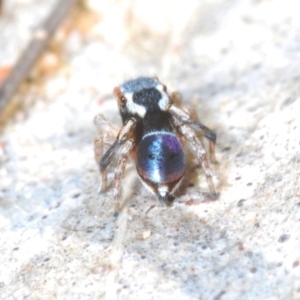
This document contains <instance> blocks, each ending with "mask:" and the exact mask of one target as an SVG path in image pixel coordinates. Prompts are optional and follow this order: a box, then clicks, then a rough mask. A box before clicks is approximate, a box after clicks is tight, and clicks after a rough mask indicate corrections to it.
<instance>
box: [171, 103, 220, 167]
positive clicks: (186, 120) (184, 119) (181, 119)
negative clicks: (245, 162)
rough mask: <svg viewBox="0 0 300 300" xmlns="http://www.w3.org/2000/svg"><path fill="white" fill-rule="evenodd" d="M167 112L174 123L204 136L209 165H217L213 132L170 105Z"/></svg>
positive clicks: (214, 134)
mask: <svg viewBox="0 0 300 300" xmlns="http://www.w3.org/2000/svg"><path fill="white" fill-rule="evenodd" d="M169 112H170V113H171V115H172V117H173V119H175V122H177V123H179V124H181V123H183V124H185V125H188V126H189V127H191V128H193V129H194V130H196V131H199V132H200V133H201V134H202V135H204V136H205V137H206V138H207V139H208V141H209V158H210V161H211V163H213V164H217V163H218V161H217V159H216V154H215V148H216V140H217V135H216V133H215V132H214V131H212V130H211V129H209V128H208V127H206V126H205V125H203V124H202V123H200V122H197V121H194V120H192V119H191V118H190V116H189V114H187V113H186V112H185V111H183V110H182V109H180V108H178V107H176V106H175V105H171V107H170V108H169Z"/></svg>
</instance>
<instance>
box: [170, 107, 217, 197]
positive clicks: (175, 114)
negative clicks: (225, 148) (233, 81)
mask: <svg viewBox="0 0 300 300" xmlns="http://www.w3.org/2000/svg"><path fill="white" fill-rule="evenodd" d="M169 112H170V113H171V116H172V122H173V124H174V126H175V127H176V128H177V130H178V131H179V132H180V133H181V134H182V136H183V137H185V138H186V139H187V141H188V142H189V143H190V144H191V146H192V148H193V150H194V152H195V154H196V156H197V158H198V160H199V161H200V163H201V166H202V168H203V171H204V174H205V177H206V181H207V184H208V186H209V190H210V193H211V196H212V197H213V198H217V197H218V194H217V193H216V190H215V187H214V184H213V180H212V171H211V168H210V165H209V160H208V158H207V155H206V151H205V148H204V147H203V145H202V143H201V141H200V140H199V139H198V138H197V136H196V134H195V132H194V130H193V129H192V128H196V129H198V130H199V131H200V132H201V133H202V134H203V135H204V136H205V137H206V138H207V139H208V140H209V142H210V147H209V151H210V156H211V157H212V158H213V160H215V143H216V134H215V133H214V132H213V131H212V130H210V129H209V128H207V127H206V126H204V125H203V124H201V123H198V122H196V121H193V120H191V119H190V118H189V116H188V114H186V113H185V112H184V111H182V110H181V109H179V108H178V107H176V106H174V105H172V106H171V107H170V109H169Z"/></svg>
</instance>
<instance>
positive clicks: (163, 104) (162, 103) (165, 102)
mask: <svg viewBox="0 0 300 300" xmlns="http://www.w3.org/2000/svg"><path fill="white" fill-rule="evenodd" d="M156 89H157V90H159V91H160V93H161V99H160V100H159V101H158V106H159V108H160V109H161V110H162V111H166V110H167V108H168V106H169V104H170V98H169V96H168V94H167V93H166V92H165V91H164V87H163V85H161V84H158V85H157V86H156Z"/></svg>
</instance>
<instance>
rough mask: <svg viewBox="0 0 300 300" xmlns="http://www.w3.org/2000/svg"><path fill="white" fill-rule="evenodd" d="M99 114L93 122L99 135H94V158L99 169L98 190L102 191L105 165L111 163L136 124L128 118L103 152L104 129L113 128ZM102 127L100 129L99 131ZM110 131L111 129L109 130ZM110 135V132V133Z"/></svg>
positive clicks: (105, 183) (105, 171) (105, 174)
mask: <svg viewBox="0 0 300 300" xmlns="http://www.w3.org/2000/svg"><path fill="white" fill-rule="evenodd" d="M103 120H105V119H104V118H103V117H102V116H101V115H98V116H96V118H95V124H96V126H97V127H98V129H99V132H100V133H101V134H99V136H97V137H96V139H95V143H94V151H95V158H96V161H97V163H98V164H99V171H100V186H99V190H98V191H99V192H104V191H105V190H106V189H107V167H108V165H109V164H110V163H111V161H112V159H113V157H114V156H115V154H116V153H117V152H118V151H119V149H120V148H121V146H122V145H123V144H124V143H125V142H126V141H128V140H129V138H130V136H131V135H132V130H133V129H134V127H135V125H136V121H135V120H134V119H130V120H129V121H128V122H127V123H126V124H125V125H124V126H123V127H122V129H121V130H120V132H119V134H118V136H117V139H116V140H115V141H114V142H113V144H111V146H110V147H109V148H108V150H107V151H106V152H105V153H104V155H103V156H102V154H103V147H104V144H106V143H107V137H108V134H106V133H105V132H106V131H105V129H107V128H110V130H115V129H114V128H113V127H112V126H111V125H109V123H108V122H107V121H106V120H105V121H103ZM100 125H101V126H100ZM101 129H102V131H101ZM110 132H112V131H110ZM111 135H112V134H111Z"/></svg>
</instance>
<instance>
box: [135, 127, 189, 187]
mask: <svg viewBox="0 0 300 300" xmlns="http://www.w3.org/2000/svg"><path fill="white" fill-rule="evenodd" d="M137 171H138V173H139V175H140V176H141V177H142V179H143V180H146V181H148V182H149V181H150V182H153V183H157V184H160V183H165V184H167V183H171V182H176V181H179V180H180V179H181V178H182V176H183V175H184V173H185V156H184V152H183V149H182V146H181V143H180V141H179V139H178V138H177V136H176V135H175V134H173V133H171V132H164V131H158V132H152V133H148V134H146V135H145V136H144V137H143V139H142V140H141V142H140V145H139V149H138V153H137Z"/></svg>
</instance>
